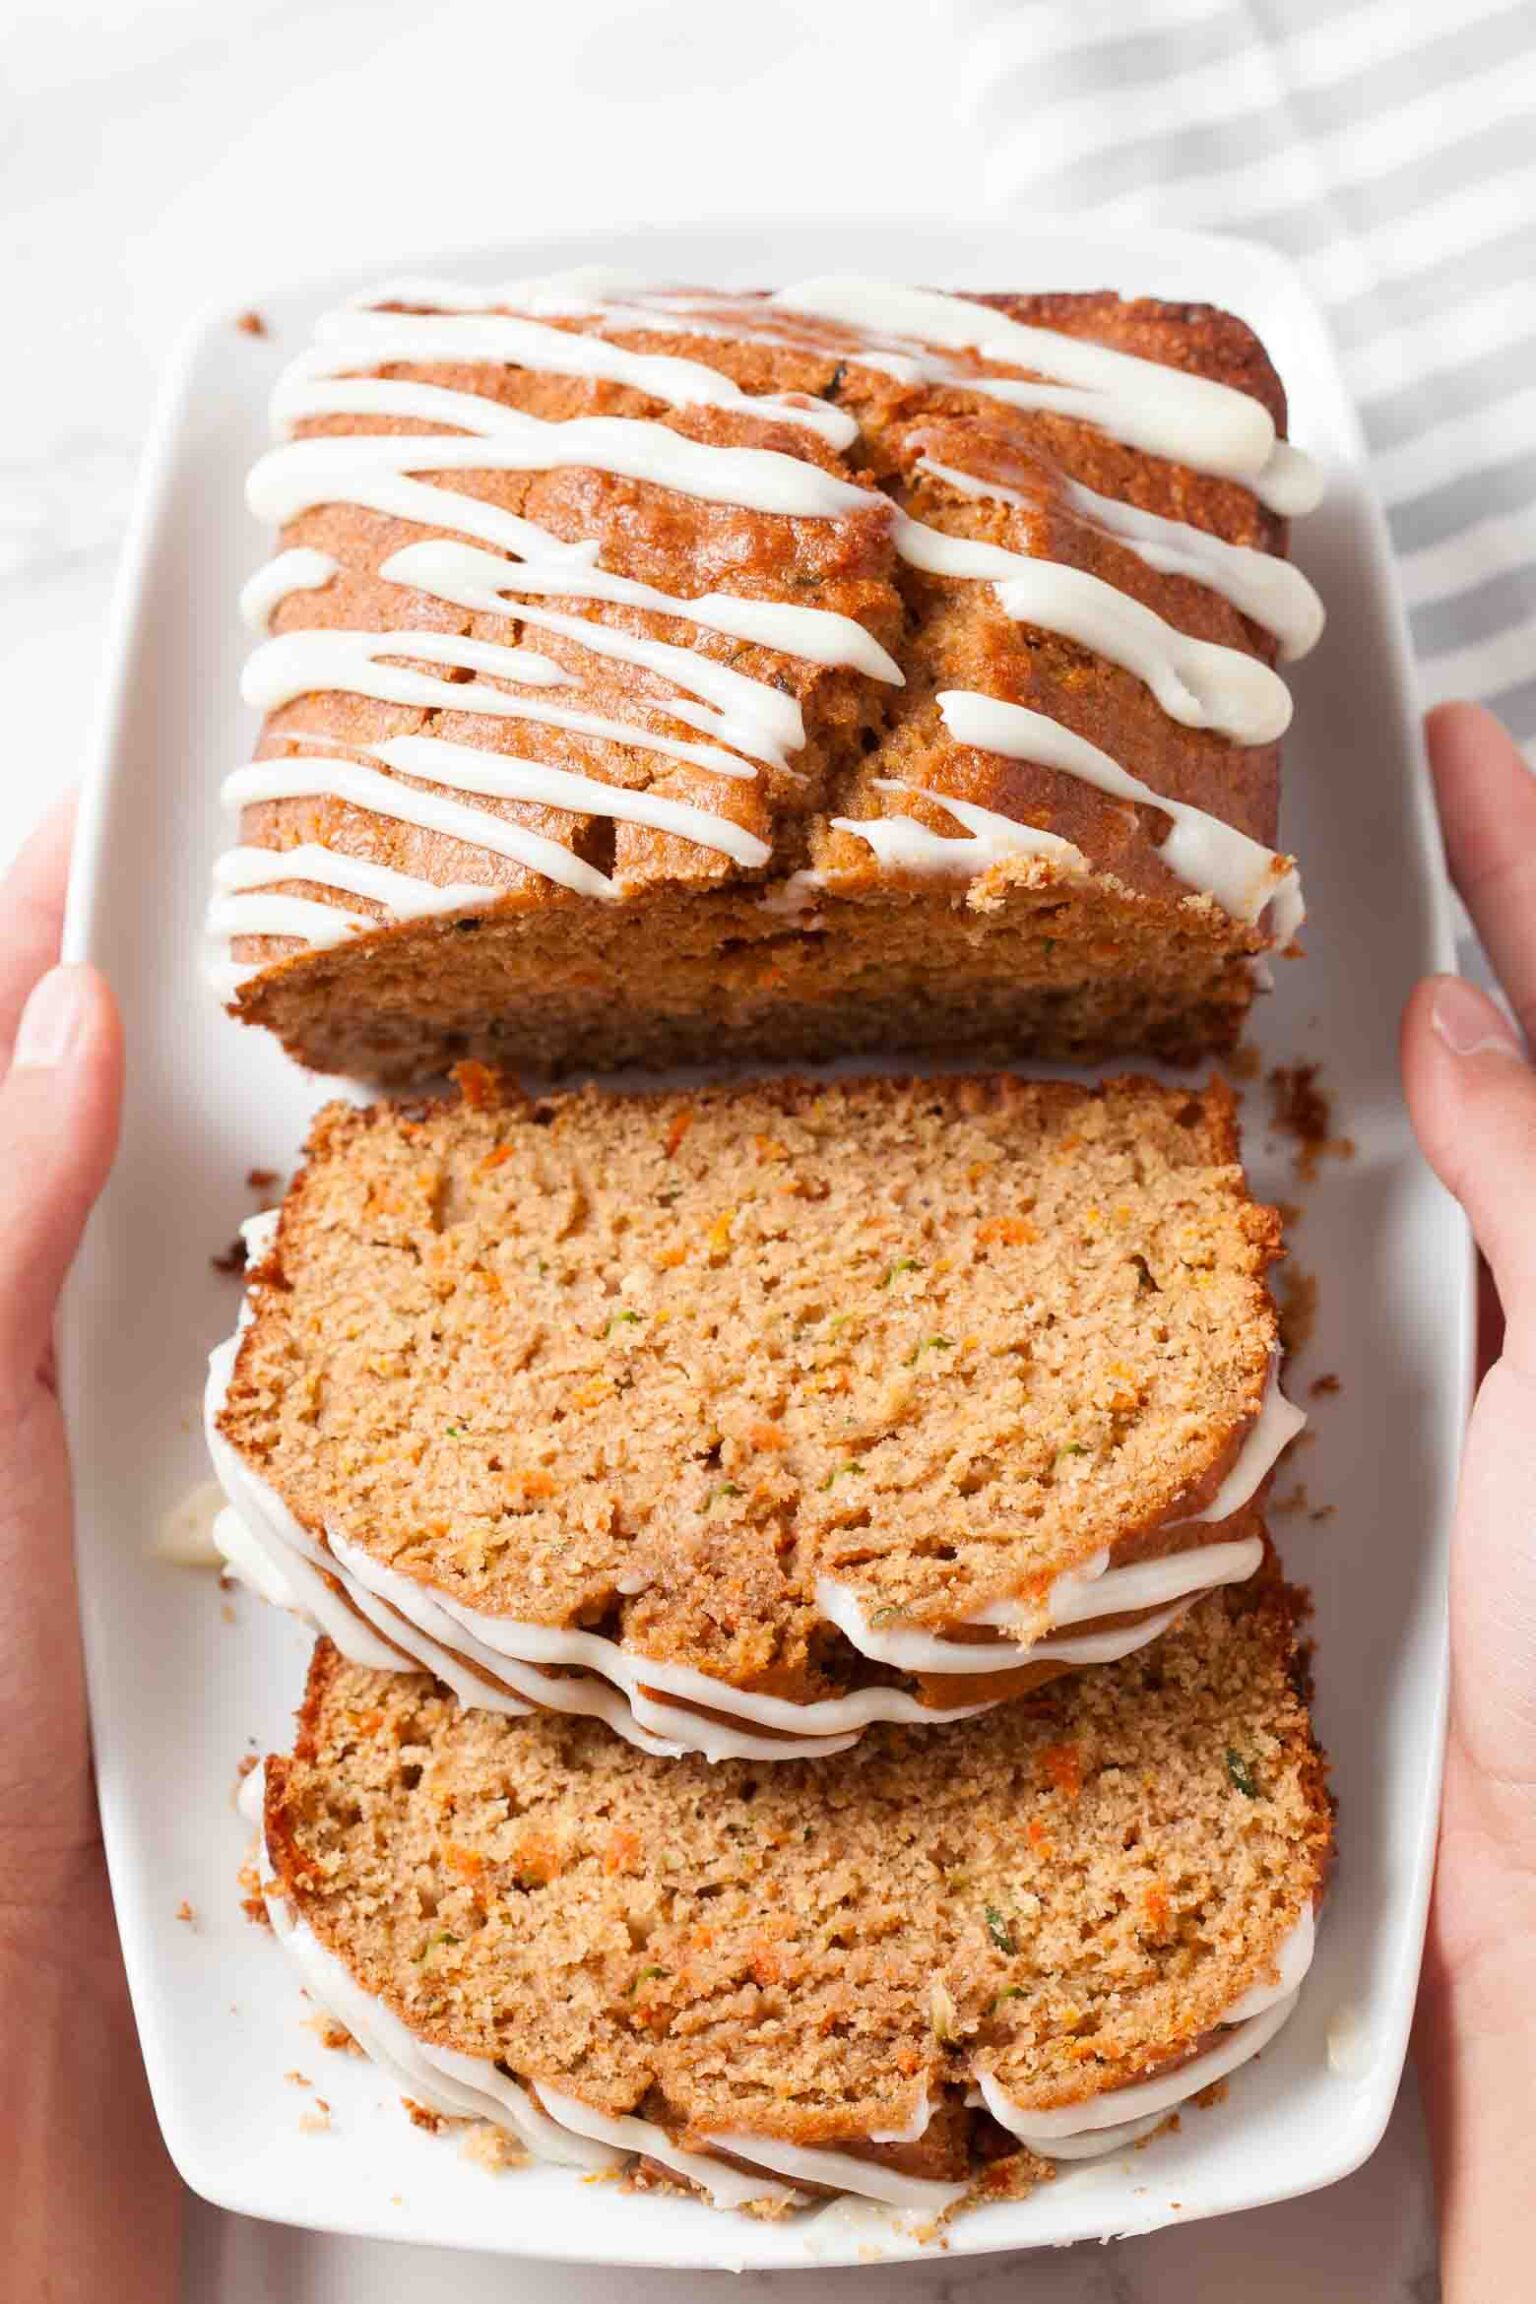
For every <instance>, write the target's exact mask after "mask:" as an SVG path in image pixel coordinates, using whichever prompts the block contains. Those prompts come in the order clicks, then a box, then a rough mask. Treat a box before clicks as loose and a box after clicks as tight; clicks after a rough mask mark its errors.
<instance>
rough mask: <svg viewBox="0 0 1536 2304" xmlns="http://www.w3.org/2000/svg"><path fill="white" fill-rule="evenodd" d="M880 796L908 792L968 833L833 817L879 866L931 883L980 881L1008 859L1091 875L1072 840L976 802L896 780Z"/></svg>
mask: <svg viewBox="0 0 1536 2304" xmlns="http://www.w3.org/2000/svg"><path fill="white" fill-rule="evenodd" d="M873 789H874V790H875V791H876V792H905V793H908V794H910V795H911V796H912V798H914V799H923V800H928V801H931V802H932V803H933V805H934V806H935V807H937V808H942V809H944V810H945V811H946V812H947V813H948V814H949V815H951V816H953V817H954V819H955V821H956V823H957V824H959V825H961V826H962V827H963V830H962V832H961V833H943V832H935V831H933V830H932V829H931V827H930V826H928V825H927V824H923V823H920V822H919V820H918V819H917V817H915V816H904V815H899V816H832V817H829V818H828V822H829V824H830V825H831V827H832V830H833V831H834V832H852V833H855V834H856V835H857V836H858V838H859V839H860V840H862V841H864V842H865V843H866V845H867V846H868V847H869V849H870V851H871V852H872V854H873V855H874V857H875V859H876V861H877V862H878V863H879V864H881V865H883V866H885V867H886V868H887V869H889V870H892V871H897V872H915V873H919V874H922V875H925V876H927V877H930V878H938V879H949V878H956V879H962V880H972V879H975V878H976V876H977V875H978V874H979V873H982V872H988V871H990V870H991V868H992V867H993V865H994V864H1000V863H1001V862H1002V861H1003V860H1004V858H1005V857H1008V856H1043V857H1046V858H1048V859H1049V860H1050V861H1051V862H1052V863H1055V864H1059V865H1061V866H1062V867H1063V868H1064V869H1066V870H1067V871H1068V872H1071V873H1083V874H1086V873H1087V872H1088V871H1089V870H1090V869H1091V867H1090V865H1089V862H1088V859H1087V857H1086V856H1085V855H1084V854H1083V852H1082V850H1081V849H1080V848H1075V847H1074V846H1073V845H1072V842H1071V841H1070V840H1063V839H1062V838H1061V837H1060V836H1059V835H1058V834H1057V833H1055V832H1042V831H1040V830H1039V829H1038V828H1037V827H1036V826H1035V825H1033V824H1021V823H1019V821H1018V820H1017V818H1016V817H1013V816H1002V815H999V814H998V812H997V810H996V809H993V808H979V807H977V805H976V804H975V802H974V801H971V800H956V799H954V798H953V797H952V796H951V795H950V794H949V793H947V792H929V791H927V790H925V789H924V788H923V787H921V786H919V785H916V784H907V783H903V782H902V781H901V780H900V779H899V778H897V777H894V776H878V777H876V778H875V779H874V783H873ZM799 878H800V880H801V882H802V883H803V884H804V885H805V886H807V887H824V886H825V885H826V884H827V881H828V880H829V879H830V878H831V875H830V874H823V873H819V872H803V873H801V874H800V875H799Z"/></svg>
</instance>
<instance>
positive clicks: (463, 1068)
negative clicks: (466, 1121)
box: [450, 1057, 500, 1112]
mask: <svg viewBox="0 0 1536 2304" xmlns="http://www.w3.org/2000/svg"><path fill="white" fill-rule="evenodd" d="M450 1077H451V1078H452V1080H453V1083H454V1086H455V1087H456V1088H457V1089H458V1091H459V1094H460V1095H461V1096H462V1097H463V1099H464V1101H465V1103H466V1104H467V1105H468V1106H469V1108H470V1110H471V1111H472V1112H484V1111H486V1110H487V1109H488V1108H489V1106H491V1105H492V1104H496V1103H499V1102H500V1093H499V1090H498V1087H497V1081H496V1075H495V1073H494V1072H493V1071H492V1070H491V1068H490V1066H489V1064H477V1063H476V1062H475V1060H474V1058H473V1057H468V1058H466V1060H465V1061H464V1062H463V1063H462V1064H455V1065H454V1067H453V1070H452V1073H451V1075H450Z"/></svg>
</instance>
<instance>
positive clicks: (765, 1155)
mask: <svg viewBox="0 0 1536 2304" xmlns="http://www.w3.org/2000/svg"><path fill="white" fill-rule="evenodd" d="M752 1143H753V1146H754V1148H755V1150H756V1152H757V1156H758V1158H759V1160H787V1159H788V1158H789V1146H788V1145H787V1144H781V1143H780V1142H779V1139H778V1138H777V1136H754V1137H753V1139H752Z"/></svg>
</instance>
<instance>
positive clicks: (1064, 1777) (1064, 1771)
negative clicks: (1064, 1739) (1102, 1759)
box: [1040, 1744, 1083, 1800]
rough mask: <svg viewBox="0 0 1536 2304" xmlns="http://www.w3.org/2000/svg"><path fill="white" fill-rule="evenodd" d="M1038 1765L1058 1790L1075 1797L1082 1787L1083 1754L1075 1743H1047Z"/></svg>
mask: <svg viewBox="0 0 1536 2304" xmlns="http://www.w3.org/2000/svg"><path fill="white" fill-rule="evenodd" d="M1040 1765H1041V1767H1042V1768H1043V1769H1044V1770H1045V1772H1046V1774H1047V1776H1049V1778H1050V1780H1051V1782H1052V1783H1053V1784H1054V1785H1055V1787H1056V1789H1057V1791H1058V1792H1065V1793H1066V1795H1067V1797H1068V1799H1069V1800H1075V1799H1076V1798H1077V1796H1078V1794H1079V1792H1081V1790H1082V1788H1083V1756H1082V1754H1081V1752H1080V1751H1079V1750H1078V1748H1077V1746H1076V1745H1075V1744H1047V1745H1046V1747H1045V1750H1044V1751H1043V1752H1042V1753H1041V1755H1040Z"/></svg>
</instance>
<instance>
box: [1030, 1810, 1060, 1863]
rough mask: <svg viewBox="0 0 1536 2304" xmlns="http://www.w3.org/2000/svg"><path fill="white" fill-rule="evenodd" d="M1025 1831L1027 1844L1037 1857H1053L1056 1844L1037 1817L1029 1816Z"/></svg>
mask: <svg viewBox="0 0 1536 2304" xmlns="http://www.w3.org/2000/svg"><path fill="white" fill-rule="evenodd" d="M1027 1829H1028V1837H1029V1844H1030V1846H1031V1848H1033V1849H1034V1851H1035V1853H1036V1855H1037V1856H1045V1857H1051V1856H1054V1855H1055V1853H1056V1843H1055V1841H1054V1840H1053V1839H1052V1838H1051V1836H1050V1834H1049V1832H1047V1830H1046V1828H1045V1826H1044V1825H1043V1824H1042V1823H1041V1821H1040V1819H1039V1817H1038V1816H1031V1818H1030V1820H1029V1824H1028V1828H1027Z"/></svg>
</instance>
